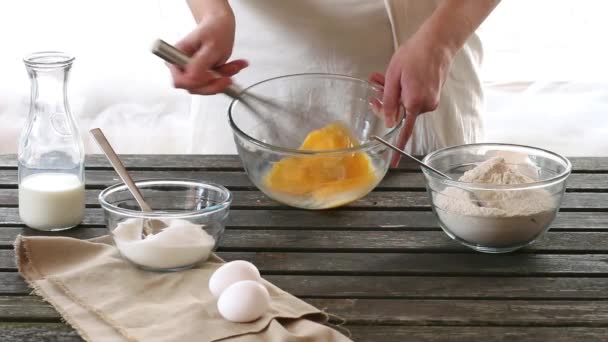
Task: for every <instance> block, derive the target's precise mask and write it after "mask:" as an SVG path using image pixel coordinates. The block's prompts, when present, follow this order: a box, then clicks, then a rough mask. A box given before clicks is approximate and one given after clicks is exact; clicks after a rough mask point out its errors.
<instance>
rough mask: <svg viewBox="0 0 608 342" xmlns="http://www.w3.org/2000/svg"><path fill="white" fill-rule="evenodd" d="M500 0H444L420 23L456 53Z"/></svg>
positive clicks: (440, 45) (430, 35) (433, 38)
mask: <svg viewBox="0 0 608 342" xmlns="http://www.w3.org/2000/svg"><path fill="white" fill-rule="evenodd" d="M499 2H500V0H444V1H443V2H442V3H441V4H440V5H439V6H438V7H437V9H436V10H435V11H434V12H433V14H432V15H431V16H430V17H429V18H428V19H427V20H426V21H425V22H424V24H423V25H422V26H421V27H420V30H419V33H421V34H423V35H425V36H426V37H427V38H428V39H429V40H430V41H431V42H432V43H433V44H435V45H436V46H437V47H438V48H441V49H444V50H445V51H446V52H447V53H449V54H450V55H452V56H453V55H454V54H456V52H458V50H460V49H461V48H462V46H463V45H464V43H465V42H466V41H467V39H468V38H469V37H470V36H471V35H472V34H473V33H474V32H475V30H477V28H478V27H479V26H480V25H481V23H482V22H483V21H484V20H485V19H486V17H487V16H488V15H489V14H490V13H491V12H492V10H494V8H495V7H496V6H497V5H498V3H499Z"/></svg>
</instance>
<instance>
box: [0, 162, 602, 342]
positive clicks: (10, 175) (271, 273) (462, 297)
mask: <svg viewBox="0 0 608 342" xmlns="http://www.w3.org/2000/svg"><path fill="white" fill-rule="evenodd" d="M124 160H125V164H126V165H127V166H128V167H129V168H130V170H132V172H133V175H134V177H135V178H136V179H144V178H163V177H171V178H190V179H199V180H207V181H213V182H217V183H220V184H224V185H225V186H227V187H228V188H229V189H230V190H232V191H233V193H234V202H233V205H232V211H231V214H230V215H231V216H230V220H229V225H228V227H227V231H226V234H225V238H224V240H223V242H222V244H221V247H220V249H219V254H220V256H221V257H223V258H225V259H228V260H232V259H246V260H249V261H252V262H253V263H255V264H256V265H257V266H258V267H259V268H260V269H261V271H262V273H263V275H264V276H265V277H266V278H267V279H268V280H270V281H271V282H273V283H275V284H276V285H278V286H280V287H281V288H283V289H284V290H286V291H289V292H291V293H292V294H294V295H296V296H298V297H300V298H302V299H304V300H305V301H307V302H309V303H311V304H313V305H315V306H317V307H318V308H323V309H326V310H327V311H328V312H330V313H333V314H336V315H338V316H341V317H343V318H345V319H346V320H347V324H346V327H347V328H348V329H349V330H350V331H351V332H352V338H353V339H354V340H355V341H384V342H388V341H418V340H423V341H444V340H449V341H471V340H481V341H495V340H508V341H519V340H522V341H552V342H555V341H606V340H608V158H572V159H571V161H572V163H573V165H574V173H573V174H572V175H571V177H570V178H569V181H568V192H567V194H566V196H565V199H564V202H563V206H562V210H561V212H560V214H559V215H558V217H557V220H556V221H555V223H554V224H553V226H552V229H551V230H550V231H549V232H548V233H547V234H546V235H545V236H544V237H543V238H542V239H541V240H539V241H538V242H537V243H536V244H534V245H533V246H531V247H529V248H526V249H524V250H521V251H520V252H517V253H513V254H508V255H486V254H480V253H476V252H473V251H471V250H469V249H467V248H464V247H462V246H460V245H458V244H457V243H456V242H453V241H451V240H450V239H449V238H448V237H446V235H445V234H444V233H443V232H442V231H441V230H440V229H439V227H438V225H437V221H436V220H435V218H434V216H433V213H432V212H431V209H430V207H429V201H428V199H427V197H426V193H425V189H424V180H423V177H422V174H421V173H420V171H419V169H418V168H417V167H416V166H414V165H412V164H409V163H407V162H405V163H403V164H402V165H401V166H400V168H399V169H397V170H392V171H390V172H389V174H388V175H387V176H386V178H385V179H384V181H383V182H382V183H381V184H380V186H379V187H378V188H377V189H376V190H375V191H374V192H372V193H371V194H369V195H368V196H367V197H365V198H363V199H361V200H359V201H357V202H355V203H352V204H351V205H349V206H346V207H342V208H339V209H335V210H329V211H317V212H313V211H303V210H297V209H293V208H288V207H285V206H283V205H280V204H278V203H277V202H274V201H272V200H270V199H268V198H266V197H265V196H264V195H262V194H261V193H260V192H258V191H257V190H256V189H255V188H254V186H253V185H252V184H251V183H250V181H249V180H248V178H247V176H246V175H245V173H244V171H243V169H242V167H241V164H240V162H239V160H238V158H237V157H235V156H125V157H124ZM86 162H87V164H86V165H87V174H86V177H87V211H86V217H85V219H84V222H83V224H82V226H81V227H80V228H76V229H72V230H69V231H66V232H62V233H61V235H68V236H73V237H76V238H91V237H94V236H99V235H102V234H106V230H105V229H104V226H103V215H102V211H101V209H100V208H99V205H98V202H97V198H96V197H97V194H98V193H99V191H100V190H101V189H103V188H105V187H107V186H109V185H110V184H113V183H117V182H118V178H117V176H116V174H115V173H114V172H113V171H112V169H111V168H110V167H109V164H108V163H107V162H106V161H105V159H104V158H103V157H101V156H98V155H96V156H89V157H87V161H86ZM18 234H31V235H35V234H40V233H37V232H34V231H32V230H30V229H28V228H24V226H23V225H22V223H21V222H20V220H19V215H18V209H17V168H16V160H15V156H10V155H9V156H0V247H1V248H0V341H39V340H47V341H79V340H80V338H79V337H78V335H77V334H76V333H75V332H74V331H73V330H72V329H71V328H69V327H68V326H66V325H65V324H63V323H62V322H61V318H60V316H59V314H58V313H57V312H56V311H55V310H54V309H53V308H52V307H51V306H49V305H48V304H46V303H44V302H43V301H42V300H41V299H40V298H39V297H37V296H34V295H31V294H30V290H29V289H28V287H27V286H26V284H25V283H24V282H23V280H22V279H21V277H20V276H19V274H18V273H17V271H16V269H15V262H14V252H13V247H12V244H13V241H14V239H15V237H16V236H17V235H18Z"/></svg>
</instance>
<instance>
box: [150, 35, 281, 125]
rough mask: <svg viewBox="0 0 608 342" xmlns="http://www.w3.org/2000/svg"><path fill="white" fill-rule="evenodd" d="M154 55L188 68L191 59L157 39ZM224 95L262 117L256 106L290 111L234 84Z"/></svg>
mask: <svg viewBox="0 0 608 342" xmlns="http://www.w3.org/2000/svg"><path fill="white" fill-rule="evenodd" d="M152 53H154V54H155V55H157V56H158V57H160V58H162V59H164V60H165V61H167V62H169V63H171V64H174V65H177V66H179V67H184V66H186V64H188V62H189V60H190V57H188V56H187V55H186V54H184V53H183V52H181V51H180V50H178V49H177V48H175V47H174V46H173V45H171V44H169V43H167V42H165V41H163V40H161V39H157V40H156V41H155V42H154V44H153V45H152ZM223 93H224V94H225V95H228V96H229V97H231V98H233V99H238V100H239V101H240V102H241V103H242V104H243V105H244V106H245V107H247V109H249V110H250V111H252V112H253V113H254V114H256V115H260V112H259V110H257V109H256V106H258V105H265V106H268V107H270V108H266V109H271V110H273V111H282V112H285V111H288V110H290V109H289V108H285V107H284V106H281V105H279V104H277V103H275V102H274V101H271V100H269V99H266V98H263V97H260V96H257V95H255V94H252V93H249V92H245V91H243V88H241V87H240V86H238V85H236V84H234V83H233V84H231V85H230V86H228V87H227V88H226V89H225V90H224V92H223Z"/></svg>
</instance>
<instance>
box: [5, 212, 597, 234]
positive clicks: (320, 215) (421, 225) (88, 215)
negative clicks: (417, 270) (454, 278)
mask: <svg viewBox="0 0 608 342" xmlns="http://www.w3.org/2000/svg"><path fill="white" fill-rule="evenodd" d="M18 211H19V209H18V208H2V207H0V226H5V227H10V226H15V225H21V220H20V219H19V212H18ZM83 225H84V226H98V227H103V226H104V220H103V211H102V209H100V208H87V209H86V210H85V219H84V221H83ZM228 227H231V228H263V229H273V228H281V229H290V228H293V229H332V230H336V229H340V230H342V229H344V228H349V229H367V230H417V229H425V230H428V229H436V228H438V227H439V225H438V223H437V219H436V218H435V216H434V214H433V213H432V212H429V211H380V212H379V211H363V210H359V211H354V210H326V211H307V210H231V211H230V217H229V219H228ZM551 229H556V230H557V229H568V230H570V229H582V230H593V229H608V212H560V213H558V214H557V218H556V220H555V222H554V223H553V224H552V225H551Z"/></svg>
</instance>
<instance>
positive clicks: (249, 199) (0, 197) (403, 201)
mask: <svg viewBox="0 0 608 342" xmlns="http://www.w3.org/2000/svg"><path fill="white" fill-rule="evenodd" d="M100 192H101V190H88V191H87V193H86V203H87V206H90V207H98V206H99V201H98V200H97V196H98V195H99V193H100ZM232 195H233V196H234V198H233V201H232V208H233V209H249V208H256V209H257V208H260V209H291V208H290V207H288V206H286V205H283V204H281V203H279V202H276V201H274V200H272V199H270V198H269V197H267V196H266V195H264V194H263V193H261V192H259V191H232ZM17 203H18V190H17V189H0V206H16V205H17ZM343 208H357V209H359V208H361V209H393V210H397V209H402V210H412V209H420V210H430V209H431V206H430V201H429V198H428V195H427V193H426V192H410V191H386V192H384V191H382V192H372V193H370V194H368V195H367V196H365V197H363V198H362V199H360V200H357V201H355V202H353V203H351V204H349V205H346V206H344V207H343ZM561 209H562V210H580V211H583V210H607V211H608V193H585V192H572V193H566V194H565V196H564V200H563V202H562V206H561ZM340 210H342V208H341V209H340Z"/></svg>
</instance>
